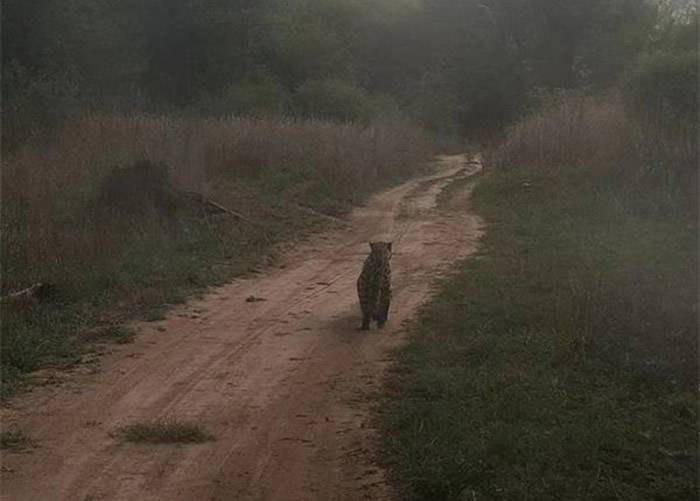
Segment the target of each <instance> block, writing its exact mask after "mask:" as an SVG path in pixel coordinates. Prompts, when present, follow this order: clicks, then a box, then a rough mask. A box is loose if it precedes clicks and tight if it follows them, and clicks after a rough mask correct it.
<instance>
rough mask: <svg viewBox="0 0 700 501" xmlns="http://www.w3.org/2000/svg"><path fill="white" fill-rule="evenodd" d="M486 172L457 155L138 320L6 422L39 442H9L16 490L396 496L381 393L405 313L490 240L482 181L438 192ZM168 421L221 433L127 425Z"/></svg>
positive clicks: (60, 494) (214, 496) (83, 495)
mask: <svg viewBox="0 0 700 501" xmlns="http://www.w3.org/2000/svg"><path fill="white" fill-rule="evenodd" d="M478 169H479V165H478V164H476V163H473V162H467V159H466V158H465V157H461V156H457V157H444V158H442V159H441V161H440V162H439V163H438V166H437V171H436V173H435V174H434V175H431V176H429V177H425V178H422V179H417V180H413V181H410V182H408V183H406V184H403V185H401V186H399V187H397V188H394V189H392V190H390V191H387V192H385V193H382V194H380V195H378V196H376V197H374V198H373V199H372V200H371V201H370V202H369V203H368V204H367V205H366V206H365V207H364V208H361V209H358V210H356V211H355V213H354V214H353V216H352V218H351V221H350V222H349V223H348V224H347V225H346V226H345V227H344V228H342V229H339V230H334V231H332V232H329V233H325V234H323V235H319V236H318V237H316V238H314V239H313V240H312V241H311V242H309V243H305V244H303V245H301V246H300V247H299V248H297V249H295V250H294V251H293V252H290V253H288V254H287V255H286V256H285V257H284V258H283V260H282V264H281V265H279V266H275V267H273V268H270V269H269V270H267V271H265V272H263V273H262V274H260V275H258V276H256V277H254V278H246V279H240V280H236V281H235V282H233V283H231V284H230V285H227V286H224V287H221V288H218V289H216V290H213V291H212V292H211V293H210V294H208V295H207V296H206V297H205V298H203V299H202V300H197V301H194V302H191V303H189V304H187V305H183V306H181V307H178V308H176V309H175V310H173V311H172V312H171V313H170V314H169V315H168V317H167V318H166V319H165V320H162V321H159V322H151V323H144V324H140V325H138V330H139V331H140V334H139V336H138V337H137V339H136V341H135V342H134V343H133V344H130V345H124V346H119V347H116V348H115V349H114V350H113V352H112V353H111V354H109V355H107V356H106V357H105V358H104V359H103V360H102V366H101V370H99V371H96V372H95V373H89V372H90V371H84V373H76V374H72V375H70V377H68V378H67V381H65V382H64V383H62V384H61V385H60V386H58V387H56V386H52V387H46V388H37V389H36V390H35V391H34V392H32V394H30V395H28V396H26V397H23V398H21V399H18V400H17V401H16V402H15V403H13V406H12V408H10V409H5V410H4V411H3V419H4V425H5V426H8V425H11V424H13V423H17V424H18V425H19V426H21V428H22V429H23V430H24V431H25V432H27V434H28V435H29V436H30V437H31V438H32V439H34V440H35V441H36V443H37V447H36V448H35V449H34V450H32V451H31V452H28V453H5V454H3V458H2V462H3V465H2V477H1V478H2V487H1V489H2V490H1V492H2V499H3V500H22V501H24V500H26V501H35V500H41V501H49V500H70V501H87V500H102V499H109V500H115V499H118V500H138V501H145V500H168V501H172V500H188V501H190V500H196V501H204V500H265V501H278V500H279V501H302V500H320V501H330V500H361V499H371V500H381V499H390V498H391V492H390V489H389V487H388V485H387V483H386V482H385V478H384V473H383V471H382V470H381V469H380V468H378V467H377V466H376V465H375V464H373V461H372V457H373V450H374V449H373V440H374V438H375V437H374V431H373V430H372V428H371V425H370V420H369V406H370V405H371V399H370V398H369V397H370V396H371V395H372V393H373V392H374V391H376V390H377V389H378V385H379V383H380V382H381V378H382V374H383V371H384V368H385V367H386V365H387V364H388V363H389V362H390V359H389V356H390V351H391V349H392V348H393V347H395V346H397V344H398V343H400V341H401V339H402V335H403V331H404V325H405V321H406V320H407V319H409V318H410V317H411V316H412V315H414V313H415V312H416V309H417V307H418V306H419V305H420V304H421V303H423V302H424V301H425V299H426V298H427V297H428V295H429V294H430V291H431V288H432V286H433V285H434V283H435V279H436V278H437V277H438V276H439V274H440V273H441V272H442V271H444V270H445V269H446V268H447V267H448V266H449V265H450V264H451V263H453V262H454V261H455V260H457V259H459V258H462V257H464V256H466V255H468V254H469V253H470V252H472V251H473V250H474V247H475V244H476V240H477V238H478V235H479V220H478V219H477V218H476V217H475V216H473V215H470V214H469V212H468V210H467V206H468V192H469V187H468V185H467V184H466V183H460V184H459V185H455V186H461V188H460V189H455V190H450V191H449V198H448V202H447V204H446V205H445V206H442V207H441V208H438V207H437V205H436V197H437V196H438V195H439V194H440V193H441V192H442V190H443V189H444V188H445V187H447V186H449V185H451V184H452V183H453V182H455V181H457V180H459V179H463V178H464V177H465V176H469V175H471V174H474V173H475V172H476V171H478ZM370 239H393V241H394V242H395V244H394V252H395V254H394V259H393V274H394V301H393V304H392V308H391V315H392V316H391V318H390V320H389V323H388V325H387V327H386V329H385V330H384V331H376V330H372V331H371V332H369V333H366V332H360V331H358V330H357V327H358V325H359V321H360V318H359V311H358V309H359V308H358V306H357V299H356V293H355V280H356V277H357V275H358V273H359V270H360V268H361V265H362V261H363V259H364V256H365V255H366V254H367V251H368V246H367V242H368V241H369V240H370ZM250 296H254V297H256V298H259V299H261V300H260V301H255V302H248V301H246V299H247V298H249V297H250ZM158 418H177V419H185V420H189V421H192V422H196V423H198V424H201V425H203V426H204V427H206V429H207V430H208V431H209V432H211V433H212V434H213V435H214V437H215V440H214V441H211V442H206V443H203V444H197V445H155V446H153V445H136V444H129V443H124V442H122V441H120V440H119V439H118V438H115V436H114V435H113V432H114V430H116V429H117V428H118V427H120V426H122V425H126V424H129V423H134V422H141V421H146V420H152V419H158Z"/></svg>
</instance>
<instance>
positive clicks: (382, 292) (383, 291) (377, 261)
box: [357, 242, 391, 330]
mask: <svg viewBox="0 0 700 501" xmlns="http://www.w3.org/2000/svg"><path fill="white" fill-rule="evenodd" d="M369 246H370V250H371V251H370V254H369V256H367V259H365V263H364V266H363V267H362V273H360V277H359V278H358V279H357V295H358V296H359V298H360V308H361V309H362V330H368V329H369V324H370V322H371V321H372V320H375V321H376V322H377V326H378V327H379V328H380V329H381V328H383V327H384V324H385V323H386V321H387V320H388V319H389V304H390V303H391V242H370V244H369Z"/></svg>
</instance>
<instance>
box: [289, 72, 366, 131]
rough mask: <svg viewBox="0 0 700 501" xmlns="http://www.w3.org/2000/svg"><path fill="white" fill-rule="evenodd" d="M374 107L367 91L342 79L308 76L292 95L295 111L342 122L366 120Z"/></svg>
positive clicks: (299, 113) (307, 115)
mask: <svg viewBox="0 0 700 501" xmlns="http://www.w3.org/2000/svg"><path fill="white" fill-rule="evenodd" d="M373 108H374V106H373V102H372V98H371V97H370V95H369V94H368V93H367V91H365V90H364V89H361V88H359V87H356V86H354V85H352V84H348V83H346V82H343V81H341V80H309V81H307V82H306V83H304V84H303V85H302V86H301V87H299V88H298V89H297V91H296V92H295V93H294V96H293V98H292V109H293V111H294V112H295V114H297V115H300V116H305V117H313V118H321V119H327V120H337V121H340V122H366V121H368V120H369V119H370V118H371V117H372V115H373V112H374V109H373Z"/></svg>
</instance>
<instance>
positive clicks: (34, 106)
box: [2, 64, 79, 152]
mask: <svg viewBox="0 0 700 501" xmlns="http://www.w3.org/2000/svg"><path fill="white" fill-rule="evenodd" d="M3 70H4V71H3V75H2V76H3V81H2V99H3V113H2V115H3V117H2V118H3V127H2V147H3V150H4V151H5V152H8V151H12V150H14V149H16V148H17V147H19V145H21V144H22V143H23V142H25V141H26V140H28V139H29V138H31V137H39V136H40V135H42V134H45V133H46V132H47V131H50V130H51V129H53V128H54V127H56V126H57V125H58V124H59V123H60V122H61V121H62V120H64V119H65V118H66V117H67V116H69V115H70V114H71V113H73V112H75V111H76V110H77V109H78V105H79V91H78V86H77V84H76V83H75V81H74V80H73V79H72V78H71V77H70V76H69V75H68V74H57V73H54V74H43V75H32V74H30V73H29V72H28V71H27V70H26V69H25V68H23V67H22V66H20V65H18V64H9V65H7V66H6V67H5V68H3Z"/></svg>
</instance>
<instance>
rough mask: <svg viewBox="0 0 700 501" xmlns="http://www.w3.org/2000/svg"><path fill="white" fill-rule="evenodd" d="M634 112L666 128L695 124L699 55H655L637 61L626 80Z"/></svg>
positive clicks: (663, 53)
mask: <svg viewBox="0 0 700 501" xmlns="http://www.w3.org/2000/svg"><path fill="white" fill-rule="evenodd" d="M625 92H626V95H627V96H628V98H629V101H630V103H631V105H632V106H633V108H634V110H635V111H637V112H639V113H641V114H642V115H644V116H646V117H648V118H651V119H652V120H655V121H660V122H662V123H664V124H667V125H678V122H679V121H680V122H682V123H684V124H694V123H695V122H696V121H697V110H698V52H697V49H696V50H687V51H683V52H656V53H654V54H648V55H645V56H643V57H642V58H640V60H639V61H638V62H637V63H636V64H635V66H634V67H633V68H632V69H631V71H630V74H629V76H628V77H627V80H626V85H625Z"/></svg>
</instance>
